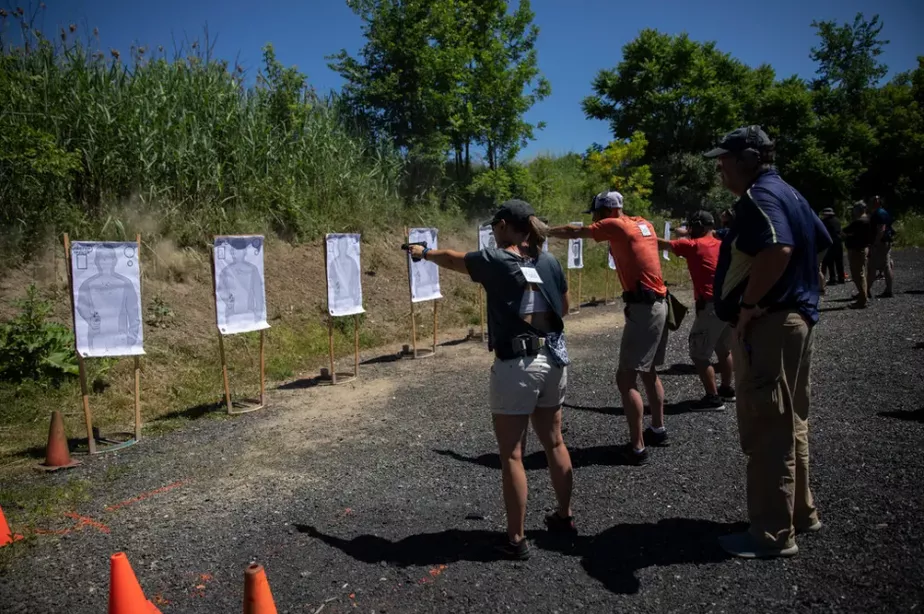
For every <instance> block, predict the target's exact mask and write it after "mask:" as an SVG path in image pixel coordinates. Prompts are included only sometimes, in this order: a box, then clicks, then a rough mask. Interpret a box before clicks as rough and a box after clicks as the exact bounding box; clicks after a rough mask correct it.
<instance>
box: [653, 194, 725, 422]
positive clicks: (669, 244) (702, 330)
mask: <svg viewBox="0 0 924 614" xmlns="http://www.w3.org/2000/svg"><path fill="white" fill-rule="evenodd" d="M689 228H690V238H681V239H675V240H673V241H665V240H664V239H658V246H659V247H660V248H661V249H667V250H670V251H672V252H674V253H675V254H677V255H678V256H680V257H681V258H685V259H686V261H687V268H688V269H689V270H690V279H692V280H693V298H694V299H695V301H696V319H695V320H694V321H693V328H692V329H690V340H689V346H690V358H691V359H692V360H693V364H694V366H695V367H696V372H697V374H699V378H700V380H701V381H702V382H703V388H704V389H705V392H706V395H705V396H704V397H703V398H702V399H701V400H699V401H696V402H695V403H693V409H697V410H720V409H724V408H725V401H734V400H735V389H734V388H733V387H732V357H731V329H730V328H729V327H728V324H726V323H725V322H723V321H722V320H720V319H719V318H718V316H716V315H715V303H714V302H713V293H712V292H713V289H712V284H713V281H714V280H715V267H716V264H717V263H718V261H719V247H720V246H721V245H722V241H721V240H719V238H718V237H716V236H715V218H713V217H712V214H711V213H709V212H708V211H697V212H696V213H694V214H693V215H691V216H690V220H689ZM713 353H715V355H716V357H717V358H718V370H719V374H720V375H721V377H722V385H721V386H720V387H718V388H716V381H715V368H714V367H713V366H712V354H713Z"/></svg>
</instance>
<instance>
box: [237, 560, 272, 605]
mask: <svg viewBox="0 0 924 614" xmlns="http://www.w3.org/2000/svg"><path fill="white" fill-rule="evenodd" d="M244 614H276V604H275V603H274V602H273V594H272V593H271V592H270V587H269V582H267V581H266V572H264V571H263V566H262V565H257V564H256V563H254V564H253V565H250V566H249V567H248V568H247V571H245V572H244Z"/></svg>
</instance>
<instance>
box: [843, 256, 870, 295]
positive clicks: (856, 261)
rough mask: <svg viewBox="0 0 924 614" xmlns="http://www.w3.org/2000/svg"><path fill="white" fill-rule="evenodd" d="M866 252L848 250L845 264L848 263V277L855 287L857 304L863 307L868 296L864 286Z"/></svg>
mask: <svg viewBox="0 0 924 614" xmlns="http://www.w3.org/2000/svg"><path fill="white" fill-rule="evenodd" d="M866 251H867V250H865V249H863V250H859V249H848V250H847V262H848V263H850V277H851V279H853V283H854V284H855V285H856V286H857V294H858V296H857V302H858V303H859V304H860V305H865V304H866V301H867V299H868V298H869V295H868V294H867V292H868V290H869V288H867V286H866Z"/></svg>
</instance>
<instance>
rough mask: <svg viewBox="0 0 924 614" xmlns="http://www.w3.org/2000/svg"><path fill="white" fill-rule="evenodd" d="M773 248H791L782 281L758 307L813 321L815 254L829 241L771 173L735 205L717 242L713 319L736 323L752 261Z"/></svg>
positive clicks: (803, 202) (815, 308)
mask: <svg viewBox="0 0 924 614" xmlns="http://www.w3.org/2000/svg"><path fill="white" fill-rule="evenodd" d="M773 245H787V246H789V247H791V248H792V257H791V258H790V260H789V264H788V265H787V266H786V270H785V271H784V272H783V275H782V277H780V279H779V280H778V281H777V282H776V284H775V285H774V286H773V287H772V288H771V289H770V291H769V292H767V294H766V295H764V297H763V299H761V301H760V302H759V303H758V305H759V306H760V307H763V308H766V309H767V310H769V311H780V310H783V309H796V310H798V311H799V313H801V314H802V315H803V316H805V317H806V318H807V319H808V320H809V321H810V322H812V323H814V322H817V321H818V294H819V286H818V263H819V259H818V254H819V252H821V251H823V250H825V249H827V248H828V247H830V246H831V237H830V236H828V231H826V230H825V227H824V225H823V224H822V222H821V220H820V219H819V218H818V216H817V215H815V212H814V211H812V208H811V207H810V206H809V204H808V202H806V200H805V198H804V197H803V196H802V195H801V194H799V192H797V191H796V190H795V188H793V187H792V186H791V185H789V184H788V183H786V182H785V181H783V179H782V178H781V177H780V175H779V173H777V171H776V170H769V171H766V172H764V173H762V174H761V175H759V176H758V177H757V180H756V181H754V183H753V184H752V185H751V187H750V188H749V189H748V190H747V192H746V193H745V194H744V195H743V196H742V197H741V198H739V199H738V202H736V203H735V221H734V222H733V223H732V226H731V228H730V229H729V231H728V234H727V235H726V236H725V238H724V239H723V240H722V247H721V249H720V250H719V262H718V265H717V266H716V272H715V284H714V290H715V304H716V314H717V315H718V316H719V318H721V319H722V320H724V321H726V322H732V323H734V322H736V321H737V320H738V313H739V311H740V306H739V305H740V303H741V297H742V295H743V294H744V290H745V288H746V287H747V284H748V279H749V278H750V275H751V266H752V264H753V262H754V258H755V257H756V256H757V254H759V253H760V252H761V251H762V250H764V249H766V248H768V247H771V246H773Z"/></svg>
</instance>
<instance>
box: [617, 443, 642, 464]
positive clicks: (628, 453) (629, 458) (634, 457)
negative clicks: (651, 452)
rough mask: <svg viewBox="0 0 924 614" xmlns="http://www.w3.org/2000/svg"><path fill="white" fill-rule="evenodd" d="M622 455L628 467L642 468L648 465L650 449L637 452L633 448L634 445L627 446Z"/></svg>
mask: <svg viewBox="0 0 924 614" xmlns="http://www.w3.org/2000/svg"><path fill="white" fill-rule="evenodd" d="M620 454H621V455H622V458H623V460H624V461H625V462H626V464H627V465H632V466H635V467H641V466H642V465H647V464H648V448H642V450H641V451H637V450H635V448H633V447H632V444H626V445H625V446H623V448H622V451H621V452H620Z"/></svg>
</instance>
